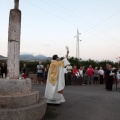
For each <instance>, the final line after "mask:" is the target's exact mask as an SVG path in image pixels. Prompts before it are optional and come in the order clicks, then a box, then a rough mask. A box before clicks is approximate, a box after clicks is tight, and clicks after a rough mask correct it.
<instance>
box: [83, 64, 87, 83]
mask: <svg viewBox="0 0 120 120" xmlns="http://www.w3.org/2000/svg"><path fill="white" fill-rule="evenodd" d="M82 69H83V83H84V85H87V78H86V70H85V66H82Z"/></svg>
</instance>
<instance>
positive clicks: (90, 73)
mask: <svg viewBox="0 0 120 120" xmlns="http://www.w3.org/2000/svg"><path fill="white" fill-rule="evenodd" d="M93 73H94V70H93V68H92V65H89V68H88V69H87V77H88V79H87V84H89V85H91V84H93Z"/></svg>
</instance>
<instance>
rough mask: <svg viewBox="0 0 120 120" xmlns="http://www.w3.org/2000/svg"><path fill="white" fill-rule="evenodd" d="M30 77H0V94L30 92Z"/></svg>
mask: <svg viewBox="0 0 120 120" xmlns="http://www.w3.org/2000/svg"><path fill="white" fill-rule="evenodd" d="M31 89H32V87H31V80H30V79H0V95H1V94H3V95H4V94H9V93H28V92H31Z"/></svg>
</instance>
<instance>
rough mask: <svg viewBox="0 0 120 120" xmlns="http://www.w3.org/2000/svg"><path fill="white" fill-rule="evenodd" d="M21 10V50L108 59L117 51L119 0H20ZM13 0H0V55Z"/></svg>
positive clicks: (119, 51) (4, 49)
mask: <svg viewBox="0 0 120 120" xmlns="http://www.w3.org/2000/svg"><path fill="white" fill-rule="evenodd" d="M19 1H20V6H19V8H20V10H21V12H22V24H21V48H20V52H21V53H32V54H34V55H36V54H43V55H46V56H52V55H53V54H58V55H59V56H64V55H65V53H66V50H65V46H69V49H70V56H74V57H75V56H76V38H74V36H75V35H76V34H77V28H78V29H79V32H80V33H81V35H80V39H81V40H82V41H81V42H80V58H82V59H83V60H87V59H89V58H91V59H94V60H103V59H109V60H113V61H116V57H117V56H118V55H120V44H119V43H120V0H19ZM12 8H14V0H0V15H1V17H0V55H4V56H7V43H8V21H9V11H10V9H12Z"/></svg>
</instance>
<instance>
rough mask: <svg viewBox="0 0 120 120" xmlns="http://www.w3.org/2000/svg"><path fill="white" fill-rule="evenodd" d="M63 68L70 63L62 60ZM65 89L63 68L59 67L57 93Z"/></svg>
mask: <svg viewBox="0 0 120 120" xmlns="http://www.w3.org/2000/svg"><path fill="white" fill-rule="evenodd" d="M63 61H64V66H66V65H69V64H70V62H69V61H68V60H67V59H66V58H64V59H63ZM64 87H65V77H64V67H62V66H60V67H59V75H58V91H61V90H63V89H64Z"/></svg>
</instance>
